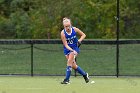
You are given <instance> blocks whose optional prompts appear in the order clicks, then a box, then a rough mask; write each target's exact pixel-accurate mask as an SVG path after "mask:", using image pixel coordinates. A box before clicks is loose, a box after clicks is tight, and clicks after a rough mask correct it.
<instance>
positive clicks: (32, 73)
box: [31, 43, 34, 76]
mask: <svg viewBox="0 0 140 93" xmlns="http://www.w3.org/2000/svg"><path fill="white" fill-rule="evenodd" d="M33 71H34V67H33V43H31V76H33V75H34V72H33Z"/></svg>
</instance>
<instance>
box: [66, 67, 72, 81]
mask: <svg viewBox="0 0 140 93" xmlns="http://www.w3.org/2000/svg"><path fill="white" fill-rule="evenodd" d="M71 70H72V67H71V66H67V68H66V78H65V80H69V78H70V75H71Z"/></svg>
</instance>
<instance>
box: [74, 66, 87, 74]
mask: <svg viewBox="0 0 140 93" xmlns="http://www.w3.org/2000/svg"><path fill="white" fill-rule="evenodd" d="M76 71H78V73H80V74H81V75H86V72H85V71H84V70H82V69H81V68H80V67H79V66H78V67H77V69H76Z"/></svg>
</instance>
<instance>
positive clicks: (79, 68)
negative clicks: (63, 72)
mask: <svg viewBox="0 0 140 93" xmlns="http://www.w3.org/2000/svg"><path fill="white" fill-rule="evenodd" d="M72 68H73V69H75V70H76V71H77V72H78V73H79V74H81V75H82V76H83V77H84V79H85V82H86V83H88V82H89V76H88V73H86V72H85V71H84V70H83V69H82V68H81V67H80V66H78V65H77V64H76V62H75V60H74V62H73V64H72Z"/></svg>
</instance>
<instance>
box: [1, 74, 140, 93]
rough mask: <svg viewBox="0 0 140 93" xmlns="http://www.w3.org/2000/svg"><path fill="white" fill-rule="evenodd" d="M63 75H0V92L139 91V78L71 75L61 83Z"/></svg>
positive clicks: (74, 92) (126, 92) (102, 92)
mask: <svg viewBox="0 0 140 93" xmlns="http://www.w3.org/2000/svg"><path fill="white" fill-rule="evenodd" d="M63 78H64V77H18V76H17V77H0V93H139V91H140V78H115V77H114V78H113V77H108V78H107V77H106V78H105V77H99V78H97V77H96V78H91V79H92V80H94V81H95V83H94V84H91V83H88V84H86V83H85V82H84V80H83V78H82V77H76V78H75V77H71V84H69V85H62V84H60V82H61V81H62V80H63Z"/></svg>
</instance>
